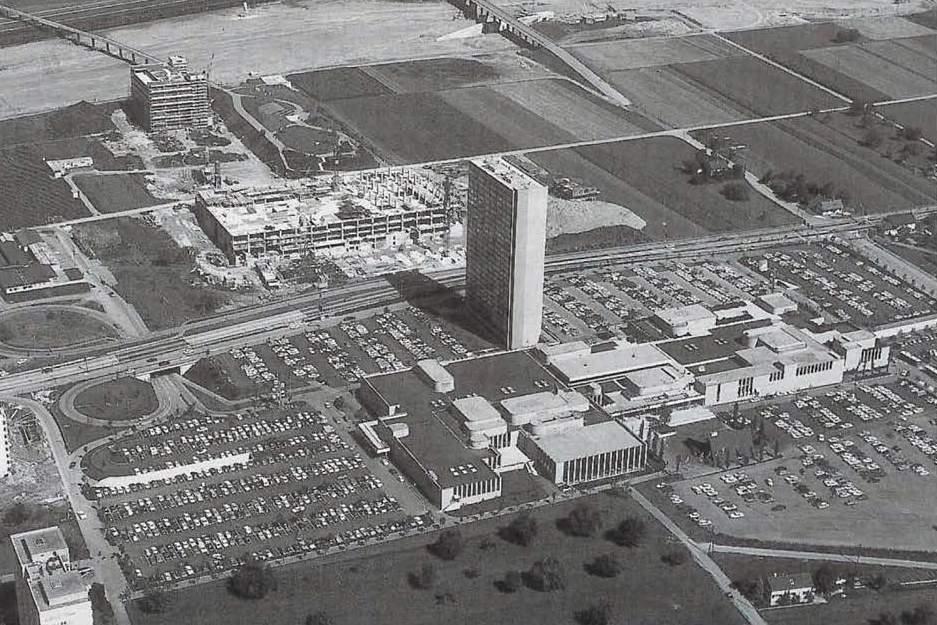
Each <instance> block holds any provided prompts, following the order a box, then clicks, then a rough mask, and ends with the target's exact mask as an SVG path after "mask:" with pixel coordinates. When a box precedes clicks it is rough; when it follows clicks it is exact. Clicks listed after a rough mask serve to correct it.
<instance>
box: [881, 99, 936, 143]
mask: <svg viewBox="0 0 937 625" xmlns="http://www.w3.org/2000/svg"><path fill="white" fill-rule="evenodd" d="M876 112H878V113H881V114H882V115H884V116H885V117H886V118H888V119H890V120H892V121H894V122H897V123H899V124H901V125H902V126H905V127H911V128H920V129H921V133H922V134H923V135H924V138H926V139H928V140H929V141H930V142H931V143H934V142H937V98H933V99H930V100H917V101H915V102H903V103H901V104H889V105H887V106H881V107H878V108H876Z"/></svg>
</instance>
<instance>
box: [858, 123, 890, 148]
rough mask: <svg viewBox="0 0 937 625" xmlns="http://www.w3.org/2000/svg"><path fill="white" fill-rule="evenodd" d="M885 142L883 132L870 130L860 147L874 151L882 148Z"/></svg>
mask: <svg viewBox="0 0 937 625" xmlns="http://www.w3.org/2000/svg"><path fill="white" fill-rule="evenodd" d="M884 140H885V137H883V136H882V132H881V131H880V130H879V129H878V128H869V129H868V130H867V131H866V133H865V134H864V135H862V139H861V140H860V141H859V145H862V146H864V147H867V148H873V149H874V148H877V147H879V146H881V145H882V142H883V141H884Z"/></svg>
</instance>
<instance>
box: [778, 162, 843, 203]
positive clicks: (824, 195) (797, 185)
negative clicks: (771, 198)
mask: <svg viewBox="0 0 937 625" xmlns="http://www.w3.org/2000/svg"><path fill="white" fill-rule="evenodd" d="M760 182H761V183H762V184H766V185H768V188H770V189H771V190H772V191H773V192H774V194H775V195H776V196H778V197H779V198H781V199H782V200H784V201H785V202H795V203H797V204H801V205H804V206H807V205H810V204H812V203H814V202H815V201H817V200H829V199H841V200H843V202H846V201H847V200H848V197H849V196H848V194H847V193H846V192H845V191H843V190H841V189H839V190H837V189H836V188H835V187H834V186H833V183H831V182H825V183H823V184H818V183H816V182H814V181H812V180H807V177H806V176H804V175H803V174H800V173H797V172H795V171H791V170H787V171H782V172H780V173H775V172H774V171H773V170H770V169H769V170H768V171H767V172H765V174H764V175H763V176H762V177H761V179H760Z"/></svg>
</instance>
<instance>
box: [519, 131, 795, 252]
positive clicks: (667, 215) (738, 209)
mask: <svg viewBox="0 0 937 625" xmlns="http://www.w3.org/2000/svg"><path fill="white" fill-rule="evenodd" d="M694 154H695V149H694V148H693V147H692V146H690V145H689V144H688V143H685V142H683V141H681V140H680V139H677V138H673V137H655V138H651V139H639V140H634V141H623V142H618V143H607V144H602V145H594V146H587V147H581V148H572V149H563V150H555V151H546V152H538V153H534V154H530V155H528V157H529V158H530V159H531V160H532V161H534V162H535V163H537V164H538V165H540V166H541V167H543V168H544V169H546V170H547V171H549V172H550V173H551V174H552V175H553V176H565V177H570V178H576V179H579V180H583V181H585V182H586V184H588V185H590V186H595V187H597V188H599V190H600V191H601V193H602V195H601V197H602V199H603V201H606V202H611V203H613V204H619V205H621V206H625V207H627V208H628V209H629V210H631V211H632V212H633V213H635V214H636V215H638V216H639V217H640V218H641V219H643V220H644V221H645V222H646V224H647V225H646V226H645V228H644V231H643V232H644V234H645V235H646V236H648V237H650V238H651V239H658V240H661V239H677V238H683V237H691V236H700V235H704V234H706V233H708V232H726V231H732V230H741V229H749V228H766V227H770V226H777V225H783V224H789V223H794V217H793V216H792V215H791V214H790V213H788V212H787V211H785V210H784V209H783V208H781V207H780V206H778V205H777V204H775V203H774V202H772V201H770V200H768V199H767V198H765V197H763V196H761V195H759V194H758V193H755V192H754V191H752V192H751V193H750V194H749V199H748V200H747V201H741V202H731V201H729V200H727V199H726V198H725V197H723V195H722V194H721V193H720V189H721V187H722V185H721V184H719V183H712V184H702V185H691V184H690V175H688V174H685V173H684V172H683V171H682V167H683V163H684V161H686V160H689V159H693V157H694Z"/></svg>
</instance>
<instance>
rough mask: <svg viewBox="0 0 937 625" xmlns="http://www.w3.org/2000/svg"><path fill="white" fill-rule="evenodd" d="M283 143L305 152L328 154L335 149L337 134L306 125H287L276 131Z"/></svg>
mask: <svg viewBox="0 0 937 625" xmlns="http://www.w3.org/2000/svg"><path fill="white" fill-rule="evenodd" d="M277 138H278V139H279V140H280V141H282V142H283V143H284V144H285V145H288V146H289V147H291V148H293V149H295V150H298V151H300V152H303V153H305V154H329V153H331V152H332V151H333V150H334V149H335V145H336V143H337V142H338V139H337V136H336V135H334V134H331V133H329V132H324V131H322V130H318V129H315V128H309V127H307V126H299V125H293V126H287V127H286V128H284V129H283V130H281V131H280V132H278V133H277Z"/></svg>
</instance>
